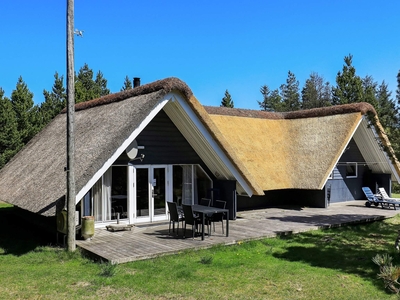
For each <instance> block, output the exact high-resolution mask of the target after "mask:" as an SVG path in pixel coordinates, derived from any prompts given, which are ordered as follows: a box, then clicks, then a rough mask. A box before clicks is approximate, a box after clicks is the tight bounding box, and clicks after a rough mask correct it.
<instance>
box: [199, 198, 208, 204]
mask: <svg viewBox="0 0 400 300" xmlns="http://www.w3.org/2000/svg"><path fill="white" fill-rule="evenodd" d="M199 204H200V205H204V206H210V204H211V199H207V198H201V199H200V202H199Z"/></svg>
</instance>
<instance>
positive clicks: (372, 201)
mask: <svg viewBox="0 0 400 300" xmlns="http://www.w3.org/2000/svg"><path fill="white" fill-rule="evenodd" d="M362 190H363V192H364V194H365V196H366V197H367V200H368V201H367V202H365V206H367V207H370V206H371V205H375V206H379V205H380V206H381V207H382V208H385V207H387V208H390V206H393V208H394V209H395V210H396V205H400V201H394V200H385V199H383V197H382V195H381V194H379V195H376V194H374V193H373V192H372V191H371V189H370V188H369V187H363V188H362Z"/></svg>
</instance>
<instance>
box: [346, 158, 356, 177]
mask: <svg viewBox="0 0 400 300" xmlns="http://www.w3.org/2000/svg"><path fill="white" fill-rule="evenodd" d="M351 165H353V166H354V169H355V173H356V174H355V175H347V167H348V166H351ZM357 177H358V164H357V163H356V162H347V163H346V178H357Z"/></svg>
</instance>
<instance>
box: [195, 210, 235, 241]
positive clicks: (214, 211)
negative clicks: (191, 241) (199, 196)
mask: <svg viewBox="0 0 400 300" xmlns="http://www.w3.org/2000/svg"><path fill="white" fill-rule="evenodd" d="M192 209H193V212H194V213H198V214H200V215H201V240H204V223H205V219H206V215H212V214H216V213H225V214H226V236H229V209H226V208H218V207H212V206H204V205H198V204H194V205H192Z"/></svg>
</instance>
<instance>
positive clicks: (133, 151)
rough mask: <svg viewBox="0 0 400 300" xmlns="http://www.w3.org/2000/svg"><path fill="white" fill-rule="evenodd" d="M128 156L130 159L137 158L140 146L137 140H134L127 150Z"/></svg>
mask: <svg viewBox="0 0 400 300" xmlns="http://www.w3.org/2000/svg"><path fill="white" fill-rule="evenodd" d="M126 154H127V155H128V157H129V158H130V159H134V158H136V155H137V154H138V144H137V142H136V140H133V142H132V143H131V144H130V145H129V146H128V148H126Z"/></svg>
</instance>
